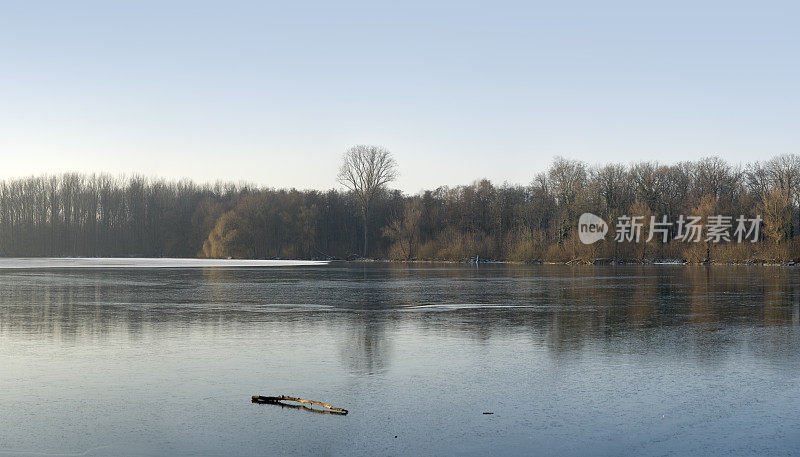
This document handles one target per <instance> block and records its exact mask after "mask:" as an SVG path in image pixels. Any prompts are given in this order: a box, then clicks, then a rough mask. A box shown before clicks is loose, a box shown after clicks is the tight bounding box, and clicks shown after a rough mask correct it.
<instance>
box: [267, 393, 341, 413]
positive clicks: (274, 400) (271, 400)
mask: <svg viewBox="0 0 800 457" xmlns="http://www.w3.org/2000/svg"><path fill="white" fill-rule="evenodd" d="M287 401H295V402H298V403H307V404H310V405H317V406H321V407H323V408H327V409H328V410H329V411H324V410H319V409H314V408H309V407H308V406H304V405H292V404H288V403H284V402H287ZM253 403H267V404H271V405H280V406H288V407H290V408H299V409H305V410H308V411H313V412H315V413H324V414H338V415H340V416H344V415H346V414H347V410H346V409H343V408H337V407H335V406H331V405H329V404H326V403H322V402H318V401H314V400H305V399H302V398H297V397H289V396H286V395H280V396H277V397H264V396H261V395H253Z"/></svg>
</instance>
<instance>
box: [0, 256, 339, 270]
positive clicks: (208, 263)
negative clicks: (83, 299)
mask: <svg viewBox="0 0 800 457" xmlns="http://www.w3.org/2000/svg"><path fill="white" fill-rule="evenodd" d="M327 263H328V262H326V261H319V260H231V259H163V258H162V259H131V258H89V257H75V258H41V257H17V258H2V257H0V269H8V268H13V269H22V268H35V269H48V268H211V267H228V268H230V267H295V266H308V265H326V264H327Z"/></svg>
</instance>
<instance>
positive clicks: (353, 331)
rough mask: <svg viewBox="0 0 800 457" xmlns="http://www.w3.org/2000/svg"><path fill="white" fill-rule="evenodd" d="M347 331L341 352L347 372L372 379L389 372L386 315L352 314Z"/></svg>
mask: <svg viewBox="0 0 800 457" xmlns="http://www.w3.org/2000/svg"><path fill="white" fill-rule="evenodd" d="M344 331H345V334H344V335H343V338H342V340H341V342H340V343H339V344H340V349H339V351H340V354H341V358H342V363H343V364H344V365H345V366H347V371H348V372H350V373H352V374H359V375H372V374H377V373H381V372H383V371H385V370H386V368H387V367H388V366H389V360H390V355H391V354H390V347H389V341H388V338H387V335H386V320H385V313H379V312H363V313H356V314H350V316H349V317H348V318H347V320H346V323H345V327H344Z"/></svg>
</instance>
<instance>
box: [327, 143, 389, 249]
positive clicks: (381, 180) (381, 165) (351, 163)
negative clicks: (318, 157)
mask: <svg viewBox="0 0 800 457" xmlns="http://www.w3.org/2000/svg"><path fill="white" fill-rule="evenodd" d="M396 178H397V162H395V160H394V157H392V153H391V152H389V151H388V150H387V149H384V148H382V147H380V146H369V145H363V144H359V145H355V146H353V147H351V148H350V149H348V150H347V152H345V153H344V156H343V158H342V167H341V168H340V169H339V182H340V183H341V184H342V185H343V186H345V187H347V188H348V189H349V190H350V191H351V192H352V193H353V195H355V197H356V199H357V201H358V204H359V206H360V207H361V221H362V226H363V229H364V250H363V252H362V255H363V256H364V257H366V256H367V252H368V251H367V242H368V239H369V231H368V228H369V210H370V206H371V205H372V202H373V201H374V200H375V197H376V196H377V195H378V193H379V192H380V191H381V190H382V189H383V187H384V186H386V184H388V183H390V182H392V181H394V180H395V179H396Z"/></svg>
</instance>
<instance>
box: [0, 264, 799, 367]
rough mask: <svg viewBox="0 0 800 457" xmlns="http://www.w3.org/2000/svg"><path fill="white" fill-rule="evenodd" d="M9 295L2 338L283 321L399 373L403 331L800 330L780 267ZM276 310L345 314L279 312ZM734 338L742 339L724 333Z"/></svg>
mask: <svg viewBox="0 0 800 457" xmlns="http://www.w3.org/2000/svg"><path fill="white" fill-rule="evenodd" d="M315 285H317V289H314V287H315ZM0 291H2V293H0V333H9V332H14V333H16V334H23V335H28V336H29V337H31V338H41V337H45V338H54V339H61V340H74V339H79V338H86V339H89V338H91V339H103V338H107V337H109V336H110V335H112V334H128V335H129V337H131V338H134V339H138V338H142V335H144V334H148V333H150V334H173V333H175V332H192V331H205V330H206V329H209V328H215V327H225V328H226V329H228V330H230V329H234V330H235V329H236V328H237V327H241V328H242V331H249V330H248V329H251V328H252V326H259V325H275V326H276V328H279V329H286V330H291V329H294V330H303V329H305V330H308V333H309V334H314V333H315V332H314V329H316V328H318V329H319V330H320V332H324V331H327V332H328V334H329V335H330V336H331V338H334V342H333V343H332V344H336V345H337V348H338V350H339V354H340V358H341V363H342V364H343V365H344V366H345V367H346V369H347V370H348V371H349V372H351V373H355V374H374V373H380V372H383V371H385V370H386V369H387V368H388V366H389V364H390V362H391V352H392V350H391V349H392V347H391V344H390V343H391V338H392V337H391V334H392V331H393V329H394V328H397V327H398V324H411V325H412V326H414V327H416V328H418V329H421V330H422V331H427V332H431V333H435V334H438V335H447V336H456V337H458V338H468V339H472V340H473V341H478V342H482V343H488V342H490V341H491V340H492V339H493V338H495V337H498V336H501V337H502V336H507V335H509V334H512V333H513V334H516V335H520V334H522V335H524V336H526V337H528V338H530V340H531V344H534V345H541V346H542V347H546V348H547V349H548V351H550V352H551V353H552V354H559V353H568V352H571V351H578V350H581V349H582V348H585V347H586V346H587V345H593V346H594V347H595V348H597V349H600V350H603V349H605V350H616V349H614V348H615V347H616V346H614V345H615V344H620V343H619V342H620V339H624V341H625V343H626V344H632V345H639V346H640V347H641V348H645V349H642V350H646V348H649V347H656V345H658V344H662V343H661V342H659V341H657V338H658V332H653V331H642V329H653V328H660V329H664V330H668V329H680V331H681V332H684V333H686V334H691V335H695V336H698V338H693V339H690V340H687V341H672V342H671V344H676V345H680V346H682V347H683V349H685V350H690V351H697V352H698V353H702V352H703V351H705V350H706V349H709V348H710V347H709V346H704V345H708V344H712V345H717V347H716V349H717V350H719V349H720V348H719V345H727V346H728V347H739V349H741V350H755V349H750V348H747V347H746V346H747V345H746V344H745V343H744V341H745V340H744V338H746V336H745V335H744V334H743V333H742V331H740V330H742V329H756V330H757V329H758V328H760V327H764V326H767V327H777V326H783V327H791V326H794V327H797V326H799V325H800V287H799V286H798V280H797V278H796V271H795V270H792V269H787V268H769V267H753V268H748V267H741V266H736V267H724V266H713V267H703V266H695V267H681V266H677V267H664V268H660V267H653V266H640V267H621V268H620V267H557V266H522V265H491V266H484V265H481V266H480V267H479V268H469V267H464V266H462V265H448V266H444V267H436V266H431V265H422V266H414V265H405V264H392V265H388V266H387V265H373V266H361V265H359V266H357V267H354V268H351V267H350V266H342V267H338V269H331V270H329V271H328V272H326V273H324V274H319V275H317V276H311V277H307V278H305V279H303V280H302V281H299V280H298V279H297V275H296V274H295V273H293V272H292V271H291V270H284V271H283V272H280V271H277V270H275V271H271V272H268V273H260V272H252V271H251V272H248V271H241V270H224V269H204V270H169V271H164V270H161V271H155V270H146V271H145V270H143V271H138V272H135V273H132V272H131V271H127V272H126V271H117V270H88V271H87V270H83V271H80V270H74V271H69V272H63V271H62V272H58V271H50V272H44V273H41V272H36V273H34V272H26V273H20V272H2V273H0ZM274 303H310V304H312V305H325V306H330V307H331V308H332V311H333V312H330V310H329V311H325V310H324V309H321V310H314V309H311V310H309V309H306V310H303V311H302V312H293V311H291V309H280V308H277V309H276V308H270V307H269V304H274ZM419 305H441V308H440V309H430V308H424V307H422V308H420V307H419ZM415 307H417V308H415ZM339 308H341V309H339ZM720 329H731V332H728V333H727V335H726V336H725V337H724V338H723V337H721V336H719V337H717V336H713V335H715V333H714V332H717V331H719V330H720ZM704 334H707V335H711V336H710V337H709V338H705V339H704V338H700V336H702V335H704ZM766 335H768V337H767V338H768V339H769V341H762V343H763V344H762V346H761V347H762V349H758V350H759V351H765V354H766V352H767V351H768V350H769V349H768V348H767V346H771V347H773V349H772V350H774V351H778V352H775V355H776V356H780V354H781V353H780V351H781V350H782V349H780V348H782V347H783V348H785V347H787V345H788V343H791V342H793V341H795V340H796V331H794V333H793V332H792V331H772V332H768V333H766ZM793 338H795V339H793ZM737 345H739V346H737ZM764 345H766V346H764ZM783 350H785V349H783ZM716 353H718V352H716ZM709 354H710V353H709Z"/></svg>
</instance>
